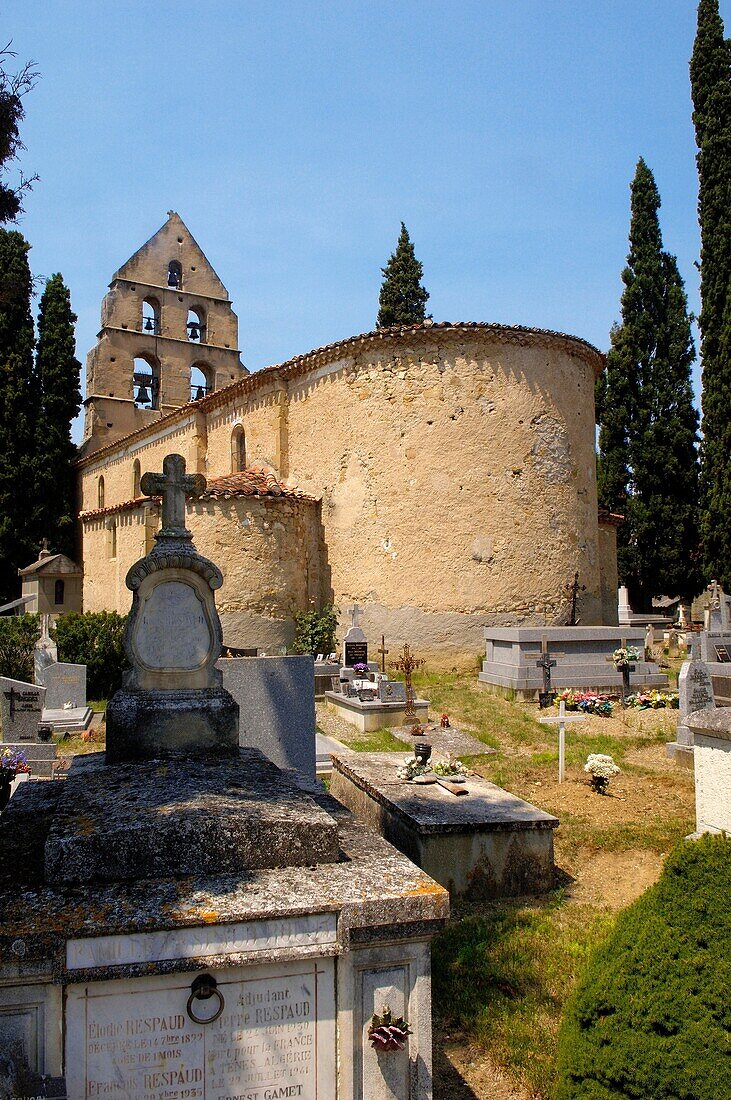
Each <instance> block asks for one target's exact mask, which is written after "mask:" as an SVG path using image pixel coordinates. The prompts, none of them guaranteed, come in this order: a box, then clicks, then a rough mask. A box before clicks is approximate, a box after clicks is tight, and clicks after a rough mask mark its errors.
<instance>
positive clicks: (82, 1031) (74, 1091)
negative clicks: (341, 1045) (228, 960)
mask: <svg viewBox="0 0 731 1100" xmlns="http://www.w3.org/2000/svg"><path fill="white" fill-rule="evenodd" d="M214 976H215V978H216V981H217V983H218V984H217V988H218V991H219V992H220V994H221V996H222V997H223V1002H224V1007H223V1011H222V1013H221V1015H220V1016H219V1017H218V1019H216V1020H212V1021H211V1022H210V1023H208V1024H203V1025H201V1024H198V1023H195V1022H194V1021H193V1020H192V1019H191V1018H190V1016H189V1015H188V1013H187V1011H186V1005H187V1001H188V997H189V996H190V992H191V981H192V977H193V976H192V975H191V974H176V975H167V976H159V977H158V978H140V979H136V980H127V981H118V982H95V983H92V984H90V985H86V986H82V987H80V988H79V987H71V989H70V990H69V1001H68V1011H67V1019H68V1033H67V1050H66V1064H67V1066H68V1087H69V1096H79V1097H81V1096H87V1097H91V1096H114V1097H117V1098H119V1100H232V1098H233V1097H240V1098H242V1100H243V1098H246V1100H279V1098H280V1097H297V1098H298V1100H326V1098H327V1100H331V1098H332V1097H333V1096H334V1095H335V1092H336V1087H335V1062H334V1052H335V1024H334V1015H335V1007H334V1006H335V1002H334V964H333V961H332V960H331V959H315V960H310V961H307V962H304V961H303V962H301V963H294V964H280V965H279V966H270V967H251V968H237V969H235V970H222V971H218V972H214ZM208 1004H209V1002H196V1005H197V1008H196V1010H195V1012H194V1014H195V1015H199V1016H203V1015H207V1014H208V1012H209V1011H210V1010H209V1009H208V1008H207V1006H208Z"/></svg>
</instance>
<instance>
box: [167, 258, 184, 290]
mask: <svg viewBox="0 0 731 1100" xmlns="http://www.w3.org/2000/svg"><path fill="white" fill-rule="evenodd" d="M182 285H183V269H182V267H181V266H180V264H179V263H178V261H177V260H171V261H170V263H169V264H168V286H172V287H177V288H178V289H180V287H181V286H182Z"/></svg>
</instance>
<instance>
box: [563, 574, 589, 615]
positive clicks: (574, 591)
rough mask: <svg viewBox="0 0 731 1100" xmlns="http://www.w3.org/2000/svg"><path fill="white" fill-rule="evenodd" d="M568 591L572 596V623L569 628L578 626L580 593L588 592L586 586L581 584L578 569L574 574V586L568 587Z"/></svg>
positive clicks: (569, 585)
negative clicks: (577, 615) (577, 608)
mask: <svg viewBox="0 0 731 1100" xmlns="http://www.w3.org/2000/svg"><path fill="white" fill-rule="evenodd" d="M566 591H567V592H569V593H570V594H571V622H570V623H569V626H576V601H577V599H578V597H579V592H586V585H585V584H579V571H578V569H577V570H576V572H575V573H574V581H573V584H567V585H566Z"/></svg>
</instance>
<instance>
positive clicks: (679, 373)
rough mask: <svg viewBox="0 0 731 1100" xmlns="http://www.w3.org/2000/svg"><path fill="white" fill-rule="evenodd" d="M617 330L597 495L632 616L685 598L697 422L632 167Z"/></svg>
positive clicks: (682, 347)
mask: <svg viewBox="0 0 731 1100" xmlns="http://www.w3.org/2000/svg"><path fill="white" fill-rule="evenodd" d="M631 194H632V199H631V210H632V215H631V224H630V234H629V243H630V248H629V255H628V257H627V267H626V268H625V270H624V271H623V273H622V281H623V283H624V291H623V294H622V322H621V324H620V325H616V326H615V327H614V329H613V330H612V335H611V349H610V351H609V354H608V356H607V368H606V375H605V378H604V379H603V380H602V381H601V382H600V384H599V385H598V386H597V390H598V395H599V397H600V416H601V420H600V432H599V450H600V454H599V466H598V490H599V503H600V505H601V506H603V507H606V508H609V509H611V510H612V511H621V512H623V513H624V515H625V522H624V524H623V525H622V526H621V527H620V528H619V532H618V563H619V575H620V580H621V582H622V583H623V584H626V585H627V587H628V588H629V590H630V597H631V599H632V602H633V605H634V606H635V607H636V608H637V609H638V610H639V609H640V608H648V609H649V607H650V605H651V600H652V596H653V595H659V594H661V593H663V592H664V593H668V594H671V595H681V596H684V597H690V596H693V595H695V594H696V592H697V590H698V588H699V587H700V579H699V575H698V569H697V564H696V558H697V543H698V536H697V500H698V458H697V453H696V446H695V445H696V441H697V430H698V416H697V413H696V411H695V409H694V407H693V394H692V386H691V378H690V369H691V365H692V363H693V360H694V358H695V348H694V346H693V340H692V336H691V329H690V322H691V319H690V317H689V315H688V309H687V301H686V296H685V290H684V288H683V282H682V279H681V278H680V274H679V272H678V267H677V263H676V260H675V257H673V256H670V255H669V254H668V253H667V252H665V251H664V250H663V247H662V234H661V232H660V223H659V220H658V209H659V206H660V196H659V194H658V190H657V187H656V185H655V180H654V177H653V175H652V172H651V171H650V169H649V168H648V167H647V165H646V164H645V162H644V160H642V159H640V161H639V162H638V164H637V171H636V173H635V178H634V180H633V182H632V188H631Z"/></svg>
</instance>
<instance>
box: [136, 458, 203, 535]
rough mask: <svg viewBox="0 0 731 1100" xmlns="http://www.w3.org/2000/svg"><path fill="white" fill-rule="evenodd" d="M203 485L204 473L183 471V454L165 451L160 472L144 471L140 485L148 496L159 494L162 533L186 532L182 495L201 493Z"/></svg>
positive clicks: (183, 496) (185, 533)
mask: <svg viewBox="0 0 731 1100" xmlns="http://www.w3.org/2000/svg"><path fill="white" fill-rule="evenodd" d="M205 487H206V479H205V478H204V477H203V474H186V472H185V459H184V458H183V456H182V455H166V457H165V458H164V459H163V463H162V473H161V474H144V475H143V477H142V480H141V482H140V488H141V490H142V492H143V493H145V494H146V495H147V496H151V497H153V496H161V497H162V530H161V531H160V532H159V533H160V534H161V535H163V536H172V537H177V538H180V537H181V536H189V532H188V531H187V530H186V527H185V498H186V497H194V496H200V494H201V493H202V492H203V490H204V489H205Z"/></svg>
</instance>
